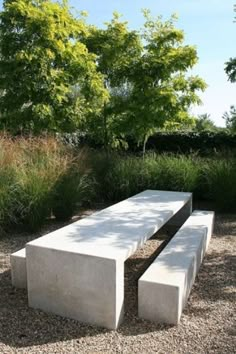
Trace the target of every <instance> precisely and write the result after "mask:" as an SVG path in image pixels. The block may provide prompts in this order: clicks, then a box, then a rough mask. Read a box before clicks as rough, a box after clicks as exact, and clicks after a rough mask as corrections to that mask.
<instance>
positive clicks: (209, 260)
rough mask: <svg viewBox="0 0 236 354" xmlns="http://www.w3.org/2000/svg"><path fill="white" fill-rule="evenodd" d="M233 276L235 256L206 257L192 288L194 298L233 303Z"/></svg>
mask: <svg viewBox="0 0 236 354" xmlns="http://www.w3.org/2000/svg"><path fill="white" fill-rule="evenodd" d="M235 274H236V256H234V255H232V254H230V253H228V252H227V253H225V254H222V253H218V252H212V253H211V254H208V255H206V256H205V260H204V264H203V265H202V267H201V268H200V272H199V274H198V277H197V281H196V282H195V285H194V288H193V291H194V297H195V298H198V299H203V300H209V301H213V302H214V301H230V302H235V291H234V289H233V288H234V287H235Z"/></svg>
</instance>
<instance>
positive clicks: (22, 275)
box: [10, 248, 27, 289]
mask: <svg viewBox="0 0 236 354" xmlns="http://www.w3.org/2000/svg"><path fill="white" fill-rule="evenodd" d="M10 263H11V281H12V285H13V286H15V287H16V288H23V289H26V288H27V271H26V257H25V248H22V249H21V250H19V251H17V252H15V253H12V254H11V256H10Z"/></svg>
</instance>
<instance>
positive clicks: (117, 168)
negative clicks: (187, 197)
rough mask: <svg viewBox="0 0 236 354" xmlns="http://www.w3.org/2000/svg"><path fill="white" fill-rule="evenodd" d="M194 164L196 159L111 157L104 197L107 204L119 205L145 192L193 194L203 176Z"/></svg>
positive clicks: (103, 185)
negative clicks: (111, 202)
mask: <svg viewBox="0 0 236 354" xmlns="http://www.w3.org/2000/svg"><path fill="white" fill-rule="evenodd" d="M105 160H106V161H107V158H106V159H105ZM105 160H104V161H105ZM195 160H196V158H195V157H186V156H179V157H176V156H174V155H156V154H148V155H147V156H146V157H144V158H141V157H134V156H128V157H123V156H119V155H112V156H111V157H110V160H109V162H108V163H107V164H106V170H105V168H103V169H102V170H103V178H102V187H101V190H102V191H103V196H104V197H105V199H106V200H108V201H116V200H122V199H125V198H127V197H129V196H131V195H133V194H135V193H138V192H141V191H142V190H145V189H160V190H171V191H190V192H194V191H195V190H196V189H197V186H198V180H199V173H200V171H199V167H198V166H199V165H198V163H196V161H195ZM104 161H103V162H102V165H104ZM100 166H101V163H100V164H99V168H100ZM104 171H105V173H104ZM100 176H101V175H100ZM100 180H101V178H100Z"/></svg>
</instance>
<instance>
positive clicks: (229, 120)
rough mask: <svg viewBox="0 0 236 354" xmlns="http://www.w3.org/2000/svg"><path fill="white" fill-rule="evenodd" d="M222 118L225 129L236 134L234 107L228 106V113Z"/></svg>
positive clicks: (235, 111) (235, 112) (235, 107)
mask: <svg viewBox="0 0 236 354" xmlns="http://www.w3.org/2000/svg"><path fill="white" fill-rule="evenodd" d="M222 118H223V119H224V120H225V123H226V128H228V129H229V131H231V132H233V133H236V106H230V111H229V112H225V113H224V114H223V117H222Z"/></svg>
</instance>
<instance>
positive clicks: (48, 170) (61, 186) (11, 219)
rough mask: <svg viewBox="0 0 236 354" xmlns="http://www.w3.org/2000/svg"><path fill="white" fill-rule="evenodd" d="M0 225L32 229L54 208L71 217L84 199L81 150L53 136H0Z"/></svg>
mask: <svg viewBox="0 0 236 354" xmlns="http://www.w3.org/2000/svg"><path fill="white" fill-rule="evenodd" d="M0 147H1V152H0V206H1V212H0V225H1V227H3V228H9V227H12V226H13V227H16V226H17V228H21V227H23V228H26V229H28V230H36V229H38V228H40V227H41V226H42V224H43V223H44V222H45V219H46V218H47V217H48V216H50V215H51V214H52V211H54V212H55V216H56V217H57V218H60V219H68V218H69V217H71V216H72V215H73V213H74V211H75V209H76V207H77V203H78V202H79V201H80V202H81V201H82V199H83V200H88V194H89V193H87V194H86V187H87V186H88V185H89V186H90V185H91V183H87V182H86V181H87V179H89V178H88V177H87V176H88V173H87V174H86V173H85V167H84V162H83V163H81V159H82V153H81V154H79V155H75V154H74V151H73V150H72V149H71V148H69V147H65V146H64V145H63V144H62V143H60V142H58V141H56V140H55V139H53V138H32V139H29V138H28V139H25V138H17V139H14V140H13V139H11V138H10V137H7V136H4V137H0Z"/></svg>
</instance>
